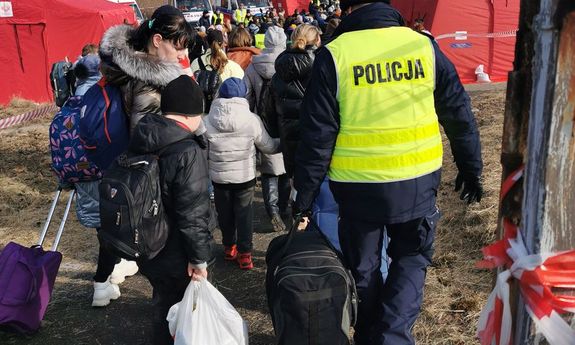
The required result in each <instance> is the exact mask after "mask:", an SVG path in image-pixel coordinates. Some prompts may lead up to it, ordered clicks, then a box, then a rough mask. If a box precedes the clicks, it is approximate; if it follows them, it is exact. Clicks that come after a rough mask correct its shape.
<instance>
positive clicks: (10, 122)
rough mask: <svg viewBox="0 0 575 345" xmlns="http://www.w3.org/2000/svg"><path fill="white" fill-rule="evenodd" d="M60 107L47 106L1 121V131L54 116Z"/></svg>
mask: <svg viewBox="0 0 575 345" xmlns="http://www.w3.org/2000/svg"><path fill="white" fill-rule="evenodd" d="M58 109H59V108H58V107H57V106H56V105H54V104H51V105H46V106H43V107H39V108H36V109H34V110H32V111H29V112H27V113H24V114H20V115H16V116H12V117H8V118H5V119H0V129H5V128H8V127H12V126H16V125H19V124H21V123H24V122H28V121H30V120H33V119H36V118H38V117H42V116H44V115H46V114H54V113H55V112H57V111H58Z"/></svg>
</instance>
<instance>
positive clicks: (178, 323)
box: [166, 279, 248, 345]
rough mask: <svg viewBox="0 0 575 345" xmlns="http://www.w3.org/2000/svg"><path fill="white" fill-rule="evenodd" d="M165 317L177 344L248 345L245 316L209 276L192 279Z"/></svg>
mask: <svg viewBox="0 0 575 345" xmlns="http://www.w3.org/2000/svg"><path fill="white" fill-rule="evenodd" d="M166 320H167V321H168V323H169V328H170V334H171V335H172V336H173V337H174V345H248V330H247V326H246V325H245V324H244V321H243V320H242V317H241V316H240V314H238V312H237V311H236V310H235V309H234V307H233V306H232V305H231V304H230V302H228V300H226V298H225V297H224V296H223V295H222V294H221V293H220V292H219V291H218V290H217V289H216V288H215V287H214V286H213V285H212V284H210V282H208V281H207V280H206V279H202V280H200V281H199V282H198V281H191V282H190V284H189V285H188V287H187V289H186V292H185V294H184V298H183V299H182V301H181V302H179V303H176V304H175V305H174V306H172V308H170V311H169V312H168V317H167V318H166Z"/></svg>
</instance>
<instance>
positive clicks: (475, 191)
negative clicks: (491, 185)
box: [455, 172, 483, 204]
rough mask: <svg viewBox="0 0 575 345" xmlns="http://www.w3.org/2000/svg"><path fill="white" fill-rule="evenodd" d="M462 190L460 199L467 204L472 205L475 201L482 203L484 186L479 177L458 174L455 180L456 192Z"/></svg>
mask: <svg viewBox="0 0 575 345" xmlns="http://www.w3.org/2000/svg"><path fill="white" fill-rule="evenodd" d="M462 187H463V190H462ZM460 190H462V191H461V195H460V196H459V199H461V200H466V201H467V204H471V203H473V202H474V201H477V202H480V201H481V197H482V196H483V185H482V184H481V181H480V178H479V177H478V176H474V175H465V174H463V173H461V172H460V173H458V174H457V178H456V179H455V191H456V192H459V191H460Z"/></svg>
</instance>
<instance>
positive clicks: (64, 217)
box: [38, 187, 76, 251]
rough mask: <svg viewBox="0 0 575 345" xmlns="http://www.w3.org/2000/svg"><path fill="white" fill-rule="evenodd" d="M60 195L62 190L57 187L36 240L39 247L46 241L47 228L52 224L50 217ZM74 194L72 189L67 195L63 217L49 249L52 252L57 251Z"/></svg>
mask: <svg viewBox="0 0 575 345" xmlns="http://www.w3.org/2000/svg"><path fill="white" fill-rule="evenodd" d="M60 194H62V188H61V187H58V190H57V191H56V194H55V195H54V200H52V205H51V206H50V211H49V212H48V218H46V222H45V223H44V227H43V228H42V232H41V233H40V239H39V240H38V245H39V246H42V244H43V243H44V240H45V239H46V234H47V233H48V228H49V227H50V223H51V222H52V216H53V215H54V211H55V210H56V205H57V204H58V200H59V199H60ZM75 194H76V191H75V190H74V189H73V190H71V191H70V193H69V196H68V202H67V203H66V209H65V210H64V215H63V216H62V220H61V221H60V226H59V228H58V232H57V233H56V238H55V239H54V243H53V244H52V249H51V250H52V251H56V249H58V244H59V243H60V239H61V238H62V232H64V226H65V225H66V220H67V219H68V214H69V213H70V207H71V206H72V200H74V195H75Z"/></svg>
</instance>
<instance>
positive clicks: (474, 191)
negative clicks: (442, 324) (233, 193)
mask: <svg viewBox="0 0 575 345" xmlns="http://www.w3.org/2000/svg"><path fill="white" fill-rule="evenodd" d="M368 1H370V2H369V3H364V2H368ZM341 6H342V9H344V10H349V11H350V13H349V15H348V16H346V17H345V18H344V19H343V21H342V22H341V24H340V25H339V27H338V28H337V29H336V30H335V32H334V34H333V36H332V40H331V41H330V42H328V43H327V44H326V46H325V47H324V48H322V49H320V50H319V51H318V52H317V55H316V59H315V63H314V66H313V71H312V76H311V78H310V83H309V84H308V87H307V90H306V96H305V98H304V101H303V104H302V108H301V117H300V121H301V123H300V136H301V142H300V145H299V148H298V151H297V154H296V168H295V177H294V178H295V188H296V190H297V198H296V202H295V205H294V213H295V214H296V215H308V214H309V210H310V209H311V207H312V203H313V200H314V198H315V196H316V195H317V192H318V187H319V186H320V184H321V182H322V180H323V179H324V177H325V175H326V173H327V174H328V177H329V179H330V188H331V190H332V191H333V194H334V197H335V199H336V201H337V203H338V204H339V210H340V221H339V237H340V242H341V247H342V251H343V254H344V256H345V259H346V262H347V264H348V265H349V266H350V269H351V270H352V273H353V275H354V278H355V281H356V285H357V290H358V294H359V299H360V303H359V319H358V322H357V324H356V326H355V334H354V338H355V343H356V344H357V345H375V344H377V345H381V344H385V345H404V344H415V341H414V339H413V336H412V334H411V328H412V326H413V324H414V323H415V321H416V319H417V316H418V314H419V311H420V307H421V302H422V298H423V286H424V281H425V275H426V269H427V266H428V265H429V264H430V263H431V257H432V254H433V240H434V236H435V228H436V225H437V221H438V220H439V210H438V209H437V207H436V205H435V201H436V195H437V190H438V188H439V182H440V177H441V165H442V157H443V152H442V142H441V135H440V132H439V124H441V125H442V126H443V128H444V130H445V133H446V135H447V137H448V138H449V141H450V143H451V151H452V154H453V156H454V158H455V162H456V165H457V168H458V170H459V174H458V176H457V179H456V190H459V189H461V188H462V190H463V191H462V193H461V196H460V198H461V199H462V200H465V201H466V202H467V203H472V202H475V201H477V202H479V201H480V200H481V196H482V193H483V188H482V185H481V182H480V177H481V172H482V168H483V163H482V160H481V145H480V142H479V133H478V131H477V125H476V122H475V118H474V116H473V113H472V112H471V109H470V100H469V97H468V96H467V94H466V92H465V91H464V89H463V87H462V85H461V82H460V80H459V77H458V76H457V72H456V71H455V68H454V66H453V64H452V63H451V62H450V61H449V60H448V59H447V58H446V57H445V55H443V53H442V52H441V51H440V49H439V47H438V46H437V44H436V43H435V42H434V41H433V39H432V38H431V37H428V36H426V35H424V34H421V33H417V32H415V31H413V30H411V29H410V28H407V27H404V22H403V19H402V18H401V15H400V14H399V13H398V12H397V11H396V10H395V9H394V8H392V7H391V6H390V5H389V0H342V1H341ZM385 230H387V233H388V235H389V237H390V239H391V242H390V245H389V248H388V254H389V256H390V258H391V265H390V268H389V275H388V278H387V280H386V281H385V284H384V283H383V281H382V277H381V274H380V271H379V269H380V265H381V251H382V237H383V232H384V231H385Z"/></svg>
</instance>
